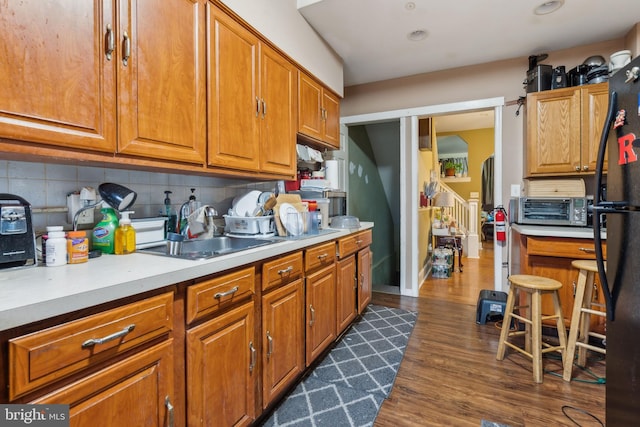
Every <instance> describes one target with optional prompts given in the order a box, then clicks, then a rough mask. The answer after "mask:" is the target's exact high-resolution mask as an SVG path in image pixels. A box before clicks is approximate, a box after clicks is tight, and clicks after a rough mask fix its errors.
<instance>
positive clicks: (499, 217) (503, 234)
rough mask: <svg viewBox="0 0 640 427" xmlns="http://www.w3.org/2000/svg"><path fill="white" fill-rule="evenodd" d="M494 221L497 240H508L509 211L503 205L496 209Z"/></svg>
mask: <svg viewBox="0 0 640 427" xmlns="http://www.w3.org/2000/svg"><path fill="white" fill-rule="evenodd" d="M494 212H495V214H494V219H493V223H494V226H495V228H496V240H497V241H499V242H506V241H507V223H506V219H507V212H506V211H505V210H504V208H503V207H502V206H498V207H497V208H495V210H494Z"/></svg>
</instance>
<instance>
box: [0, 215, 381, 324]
mask: <svg viewBox="0 0 640 427" xmlns="http://www.w3.org/2000/svg"><path fill="white" fill-rule="evenodd" d="M371 228H373V222H361V223H360V228H358V229H351V230H348V229H332V231H333V232H331V233H325V234H320V235H318V236H313V237H308V238H305V239H299V240H283V241H282V242H277V243H274V244H270V245H267V246H262V247H258V248H254V249H248V250H246V251H241V252H237V253H233V254H229V255H225V256H220V257H216V258H212V259H209V260H201V261H192V260H182V259H175V258H169V257H163V256H157V255H150V254H143V253H133V254H129V255H104V256H101V257H99V258H96V259H91V260H89V262H87V263H83V264H67V265H65V266H60V267H44V266H37V267H32V268H23V269H11V270H5V271H2V272H1V273H0V331H3V330H7V329H11V328H15V327H18V326H23V325H27V324H29V323H32V322H37V321H41V320H45V319H48V318H50V317H54V316H58V315H61V314H66V313H71V312H73V311H76V310H81V309H84V308H88V307H92V306H95V305H99V304H103V303H106V302H110V301H115V300H118V299H121V298H126V297H131V296H134V295H138V294H141V293H144V292H148V291H153V290H156V289H161V288H163V287H165V286H170V285H173V284H176V283H181V282H185V281H189V280H193V279H197V278H199V277H204V276H208V275H211V274H215V273H219V272H223V271H225V270H229V269H232V268H236V267H240V266H242V265H246V264H251V263H254V262H258V261H261V260H265V259H268V258H272V257H276V256H279V255H282V254H285V253H288V252H293V251H296V250H301V249H304V248H307V247H311V246H314V245H317V244H320V243H324V242H328V241H331V240H336V239H339V238H341V237H345V236H348V235H350V234H353V233H357V232H359V231H363V230H368V229H371Z"/></svg>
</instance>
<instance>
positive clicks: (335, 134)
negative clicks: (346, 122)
mask: <svg viewBox="0 0 640 427" xmlns="http://www.w3.org/2000/svg"><path fill="white" fill-rule="evenodd" d="M322 108H323V114H324V135H323V138H322V139H323V140H324V141H325V142H326V143H327V144H329V145H331V146H332V147H334V148H337V149H340V100H339V99H338V97H336V96H335V95H334V94H332V93H331V92H329V91H326V90H325V91H324V92H323V94H322Z"/></svg>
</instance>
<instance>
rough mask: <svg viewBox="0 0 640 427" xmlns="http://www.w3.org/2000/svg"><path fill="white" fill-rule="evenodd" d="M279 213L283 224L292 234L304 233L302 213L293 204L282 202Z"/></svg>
mask: <svg viewBox="0 0 640 427" xmlns="http://www.w3.org/2000/svg"><path fill="white" fill-rule="evenodd" d="M290 214H295V215H290ZM279 215H280V221H282V225H283V226H284V228H285V229H286V230H287V232H288V233H289V234H290V235H292V236H299V235H301V234H302V230H303V228H302V215H300V212H298V210H297V209H296V208H295V207H294V206H293V205H291V204H289V203H283V204H281V205H280V212H279Z"/></svg>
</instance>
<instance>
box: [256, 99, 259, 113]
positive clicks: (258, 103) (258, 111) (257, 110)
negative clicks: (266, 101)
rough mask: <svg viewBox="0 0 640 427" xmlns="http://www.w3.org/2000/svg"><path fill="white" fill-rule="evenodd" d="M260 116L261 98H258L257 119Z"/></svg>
mask: <svg viewBox="0 0 640 427" xmlns="http://www.w3.org/2000/svg"><path fill="white" fill-rule="evenodd" d="M259 115H260V98H258V97H257V96H256V117H258V116H259Z"/></svg>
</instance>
